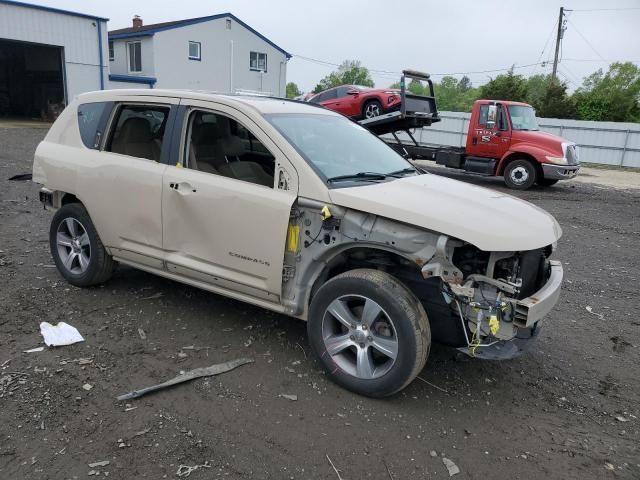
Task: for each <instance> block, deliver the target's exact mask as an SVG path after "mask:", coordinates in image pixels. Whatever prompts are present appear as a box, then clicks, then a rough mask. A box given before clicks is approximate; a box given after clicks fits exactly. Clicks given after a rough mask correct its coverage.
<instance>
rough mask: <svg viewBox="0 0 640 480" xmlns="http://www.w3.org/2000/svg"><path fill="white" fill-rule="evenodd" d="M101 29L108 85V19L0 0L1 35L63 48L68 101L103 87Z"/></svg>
mask: <svg viewBox="0 0 640 480" xmlns="http://www.w3.org/2000/svg"><path fill="white" fill-rule="evenodd" d="M99 28H100V29H101V33H102V45H103V51H102V62H103V63H102V64H103V72H102V73H103V78H104V81H105V84H106V82H107V78H108V74H109V72H108V68H109V58H108V56H109V52H108V49H107V24H106V22H105V21H99V20H98V19H92V18H84V17H78V16H75V15H69V14H65V13H58V12H51V11H45V10H39V9H35V8H28V7H23V6H19V5H10V4H6V3H0V38H2V39H8V40H19V41H24V42H32V43H40V44H44V45H55V46H59V47H63V48H64V60H65V65H64V68H65V77H66V90H67V95H68V97H69V98H68V100H69V101H70V100H71V99H73V97H75V96H76V95H78V94H80V93H83V92H86V91H91V90H100V55H99V53H98V52H99V35H98V31H99Z"/></svg>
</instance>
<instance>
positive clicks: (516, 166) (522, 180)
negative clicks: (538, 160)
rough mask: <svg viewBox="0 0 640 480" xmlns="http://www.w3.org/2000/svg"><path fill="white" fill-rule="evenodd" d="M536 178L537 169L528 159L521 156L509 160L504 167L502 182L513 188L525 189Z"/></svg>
mask: <svg viewBox="0 0 640 480" xmlns="http://www.w3.org/2000/svg"><path fill="white" fill-rule="evenodd" d="M537 179H538V169H537V168H536V166H535V165H534V164H533V162H531V161H530V160H527V159H524V158H521V159H517V160H514V161H512V162H510V163H509V164H508V165H507V168H505V169H504V183H505V184H506V185H507V187H509V188H513V189H514V190H527V189H528V188H531V187H532V186H533V184H534V183H536V180H537Z"/></svg>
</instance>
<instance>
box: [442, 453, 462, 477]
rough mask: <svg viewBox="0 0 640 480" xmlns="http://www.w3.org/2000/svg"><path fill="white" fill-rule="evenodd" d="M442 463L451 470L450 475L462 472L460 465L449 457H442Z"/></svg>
mask: <svg viewBox="0 0 640 480" xmlns="http://www.w3.org/2000/svg"><path fill="white" fill-rule="evenodd" d="M442 463H444V466H445V467H447V470H449V476H450V477H453V476H454V475H457V474H459V473H460V469H459V468H458V466H457V465H456V464H455V463H453V462H452V461H451V460H449V459H448V458H447V457H442Z"/></svg>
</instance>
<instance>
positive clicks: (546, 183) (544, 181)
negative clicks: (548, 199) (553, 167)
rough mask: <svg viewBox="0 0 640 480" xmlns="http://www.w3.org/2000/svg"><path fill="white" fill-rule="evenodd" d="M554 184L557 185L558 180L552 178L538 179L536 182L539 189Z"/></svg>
mask: <svg viewBox="0 0 640 480" xmlns="http://www.w3.org/2000/svg"><path fill="white" fill-rule="evenodd" d="M556 183H558V180H554V179H552V178H540V179H539V180H538V181H537V184H538V185H540V186H541V187H550V186H552V185H555V184H556Z"/></svg>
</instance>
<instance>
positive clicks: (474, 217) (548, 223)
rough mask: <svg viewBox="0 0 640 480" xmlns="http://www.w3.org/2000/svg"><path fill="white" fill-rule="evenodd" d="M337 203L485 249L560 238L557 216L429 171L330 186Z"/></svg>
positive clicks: (529, 246)
mask: <svg viewBox="0 0 640 480" xmlns="http://www.w3.org/2000/svg"><path fill="white" fill-rule="evenodd" d="M329 195H330V197H331V200H332V202H333V203H335V204H336V205H340V206H342V207H347V208H352V209H355V210H360V211H363V212H369V213H373V214H375V215H379V216H382V217H386V218H390V219H393V220H397V221H399V222H403V223H408V224H410V225H415V226H418V227H422V228H425V229H428V230H433V231H436V232H439V233H444V234H446V235H449V236H451V237H455V238H458V239H460V240H464V241H465V242H468V243H471V244H473V245H475V246H476V247H478V248H479V249H481V250H484V251H496V252H499V251H524V250H534V249H537V248H542V247H546V246H547V245H550V244H552V243H553V242H555V241H557V240H558V239H559V238H560V236H561V235H562V229H561V228H560V225H558V222H556V220H555V218H553V217H552V216H551V215H550V214H548V213H547V212H545V211H544V210H542V209H541V208H538V207H536V206H535V205H532V204H531V203H529V202H525V201H524V200H520V199H518V198H515V197H512V196H511V195H507V194H505V193H501V192H498V191H495V190H489V189H488V188H482V187H478V186H475V185H469V184H467V183H464V182H460V181H457V180H452V179H449V178H445V177H441V176H438V175H432V174H425V175H417V176H414V177H406V178H401V179H398V180H393V181H390V182H384V183H376V184H371V185H366V186H364V185H363V186H358V187H349V188H339V189H333V190H330V191H329Z"/></svg>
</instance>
